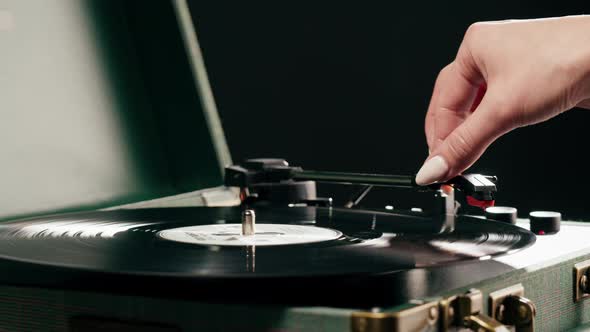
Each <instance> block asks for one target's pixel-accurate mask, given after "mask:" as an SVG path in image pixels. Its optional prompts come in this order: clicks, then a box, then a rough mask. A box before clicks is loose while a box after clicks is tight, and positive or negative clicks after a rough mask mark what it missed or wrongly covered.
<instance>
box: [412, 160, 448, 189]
mask: <svg viewBox="0 0 590 332" xmlns="http://www.w3.org/2000/svg"><path fill="white" fill-rule="evenodd" d="M448 172H449V165H448V164H447V162H446V161H445V159H444V158H443V157H441V156H436V157H434V158H430V159H428V160H427V161H426V162H425V163H424V165H422V168H420V170H419V171H418V174H416V184H417V185H420V186H425V185H429V184H432V183H434V182H436V181H439V180H442V178H443V177H444V176H445V175H446V174H447V173H448Z"/></svg>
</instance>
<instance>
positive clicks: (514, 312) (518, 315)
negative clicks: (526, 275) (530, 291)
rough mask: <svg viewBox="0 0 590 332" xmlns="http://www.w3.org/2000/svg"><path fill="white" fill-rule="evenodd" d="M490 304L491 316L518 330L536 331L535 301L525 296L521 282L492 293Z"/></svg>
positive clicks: (525, 331) (521, 331) (522, 331)
mask: <svg viewBox="0 0 590 332" xmlns="http://www.w3.org/2000/svg"><path fill="white" fill-rule="evenodd" d="M488 306H489V311H490V316H491V317H493V318H494V319H496V320H498V321H500V322H502V323H503V324H506V325H510V326H514V330H515V331H516V332H532V331H534V329H535V326H534V318H535V315H536V308H535V305H534V304H533V302H531V301H530V300H529V299H527V298H525V297H524V287H522V285H521V284H517V285H514V286H511V287H508V288H504V289H501V290H498V291H495V292H492V293H490V296H489V302H488Z"/></svg>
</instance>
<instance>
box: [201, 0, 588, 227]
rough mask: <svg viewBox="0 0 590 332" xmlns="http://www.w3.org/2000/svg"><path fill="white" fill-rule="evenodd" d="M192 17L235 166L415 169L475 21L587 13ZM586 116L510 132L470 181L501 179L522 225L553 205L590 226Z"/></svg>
mask: <svg viewBox="0 0 590 332" xmlns="http://www.w3.org/2000/svg"><path fill="white" fill-rule="evenodd" d="M190 7H191V13H192V15H193V19H194V20H195V23H196V25H197V33H198V35H199V39H200V42H201V47H202V48H203V53H204V56H205V62H206V65H207V68H208V71H209V75H210V80H211V84H212V87H213V91H214V94H215V97H216V100H217V104H218V108H219V111H220V115H221V117H222V122H223V126H224V128H225V131H226V136H227V138H228V142H229V146H230V150H231V152H232V156H233V158H234V161H239V160H242V159H244V158H247V157H262V156H274V157H283V158H286V159H288V160H289V161H290V162H291V164H297V165H301V166H304V167H305V168H308V169H323V170H340V171H360V172H383V173H398V172H401V173H415V172H417V170H418V168H419V167H420V165H421V163H422V161H423V160H424V158H425V157H426V155H427V148H426V141H425V138H424V132H423V120H424V115H425V113H426V108H427V105H428V102H429V99H430V93H431V90H432V85H433V83H434V79H435V78H436V75H437V73H438V71H439V70H440V69H441V68H442V67H443V66H444V65H445V64H446V63H448V62H449V61H451V60H452V59H453V58H454V55H455V52H456V50H457V47H458V46H459V44H460V42H461V39H462V37H463V33H464V31H465V29H466V28H467V27H468V26H469V24H471V23H473V22H476V21H482V20H498V19H508V18H535V17H547V16H559V15H566V14H581V13H584V12H585V11H586V8H585V7H587V5H586V6H585V5H584V1H579V2H570V3H567V2H563V1H562V2H559V3H556V2H553V3H551V4H543V3H541V2H537V1H520V2H519V1H513V2H511V3H510V4H507V3H506V4H503V5H500V4H497V3H494V2H477V3H474V2H471V3H470V5H469V6H467V5H466V4H465V3H463V4H460V3H458V2H457V3H455V2H442V1H436V2H434V1H433V2H432V3H427V2H423V1H416V2H413V3H410V2H403V5H399V4H393V2H390V3H389V4H387V5H385V4H375V3H373V4H371V3H369V2H360V1H355V2H350V3H349V4H344V3H338V4H336V3H334V4H328V3H321V2H317V3H315V4H303V3H301V2H291V3H285V2H275V3H274V4H272V5H269V4H264V5H263V4H260V3H259V4H256V3H253V2H247V3H246V2H229V1H208V2H204V1H192V2H190ZM548 43H550V41H548ZM522 61H527V59H522ZM531 93H536V91H531ZM589 120H590V111H583V110H575V111H572V112H568V113H565V114H564V115H561V116H559V117H558V118H556V119H553V120H552V121H550V122H547V123H544V124H540V125H536V126H533V127H527V128H523V129H519V130H517V131H515V132H512V133H510V134H508V135H507V136H505V137H503V138H501V139H500V140H499V141H497V142H496V143H495V144H494V145H493V146H492V147H491V148H490V149H489V150H488V152H487V153H486V154H485V155H484V156H483V158H482V159H481V160H480V161H479V162H478V163H476V164H475V165H474V166H473V168H472V171H477V172H482V173H486V174H495V175H498V176H499V178H500V180H501V183H500V185H499V188H500V192H499V196H498V202H499V204H502V205H511V206H516V207H518V208H519V211H520V214H521V215H523V216H524V215H525V214H526V213H527V212H528V211H529V210H531V209H546V210H547V209H549V210H558V211H561V212H564V214H565V215H566V217H569V218H584V217H587V218H588V217H590V216H589V214H590V213H589V212H590V203H588V202H587V198H586V196H587V187H588V186H589V185H590V180H589V179H588V175H587V173H586V169H587V166H586V162H585V159H586V158H585V155H586V153H587V152H586V151H587V148H586V146H587V145H588V144H590V137H587V135H586V127H587V126H588V124H589V123H590V122H589Z"/></svg>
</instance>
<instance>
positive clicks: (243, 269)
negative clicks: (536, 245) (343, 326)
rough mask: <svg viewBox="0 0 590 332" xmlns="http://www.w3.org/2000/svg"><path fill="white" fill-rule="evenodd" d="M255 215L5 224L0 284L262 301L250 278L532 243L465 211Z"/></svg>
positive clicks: (89, 217) (485, 252) (350, 273)
mask: <svg viewBox="0 0 590 332" xmlns="http://www.w3.org/2000/svg"><path fill="white" fill-rule="evenodd" d="M255 212H256V234H255V235H253V236H249V237H244V236H242V235H241V234H240V230H241V210H240V208H165V209H139V210H113V211H95V212H84V213H73V214H65V215H56V216H51V217H45V218H36V219H28V220H24V221H17V222H9V223H4V224H1V225H0V268H2V269H3V275H4V276H3V277H0V281H1V279H2V278H4V279H5V280H4V281H5V282H6V281H7V280H10V281H12V282H16V283H19V282H22V283H26V284H36V285H43V286H60V287H62V286H64V285H67V286H69V287H73V288H82V289H87V288H93V289H96V288H101V287H100V285H97V283H100V284H105V283H112V284H113V285H112V286H110V288H109V289H110V290H111V291H113V290H116V289H117V288H120V289H125V290H129V289H133V288H136V289H139V288H142V287H143V290H145V288H146V287H147V288H149V289H150V291H153V292H154V293H169V294H172V293H175V294H181V293H182V294H193V293H198V294H199V296H203V297H207V298H211V297H215V294H217V297H215V298H217V299H219V297H220V296H221V298H224V297H226V296H232V294H233V296H234V297H240V296H243V295H245V294H249V293H250V292H254V293H255V294H256V295H255V296H258V297H260V298H262V297H263V296H262V294H260V293H261V292H260V289H261V288H258V293H257V292H256V289H257V287H262V286H260V285H264V286H263V287H265V288H264V290H265V291H269V290H271V289H275V288H276V289H283V290H284V289H291V290H297V289H300V288H303V289H307V291H311V290H312V288H314V287H318V288H322V287H323V286H322V285H325V284H326V283H329V284H330V285H331V286H334V285H336V284H338V282H346V283H350V282H357V281H360V280H363V279H364V278H371V277H372V276H384V275H389V274H392V273H396V272H398V271H403V270H408V269H412V268H415V267H427V266H435V265H441V264H448V263H450V262H457V261H465V260H479V259H485V258H490V257H492V256H496V255H501V254H505V253H509V252H513V251H516V250H519V249H522V248H524V247H526V246H529V245H531V244H532V243H533V242H534V240H535V236H534V235H533V234H532V233H530V232H529V231H527V230H524V229H521V228H519V227H516V226H514V225H509V224H506V223H497V222H492V221H486V220H482V219H478V218H472V217H464V216H462V217H458V218H457V222H456V225H455V228H454V230H452V231H448V230H447V231H445V230H443V229H441V226H440V224H439V223H437V222H436V221H433V220H431V219H430V218H426V217H424V216H420V215H418V214H417V215H398V214H392V213H384V212H383V213H380V212H367V211H360V210H349V209H332V208H311V207H293V208H272V209H271V208H266V209H263V208H260V209H256V211H255ZM11 273H12V274H11ZM365 280H368V279H365ZM180 285H183V286H182V287H181V286H180ZM256 285H258V286H256ZM294 285H296V286H295V287H293V286H294ZM305 285H308V286H309V287H311V288H309V287H307V288H306V287H305ZM208 286H212V287H213V288H208ZM103 287H107V286H103ZM215 287H218V288H217V290H216V291H215ZM273 287H275V288H273ZM361 288H362V287H361ZM197 289H199V291H196V290H197ZM324 289H325V288H324ZM300 291H301V290H299V291H298V292H300ZM209 293H211V294H209ZM221 294H223V296H222V295H221ZM228 294H229V295H228Z"/></svg>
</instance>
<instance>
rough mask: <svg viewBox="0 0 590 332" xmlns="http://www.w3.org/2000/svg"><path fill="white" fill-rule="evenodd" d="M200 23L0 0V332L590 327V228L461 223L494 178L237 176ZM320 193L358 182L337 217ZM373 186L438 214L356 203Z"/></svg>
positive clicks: (101, 7) (135, 7) (71, 4)
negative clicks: (428, 202)
mask: <svg viewBox="0 0 590 332" xmlns="http://www.w3.org/2000/svg"><path fill="white" fill-rule="evenodd" d="M194 23H195V22H193V20H192V17H191V12H190V10H189V6H188V4H187V2H186V0H175V1H151V2H148V1H143V2H142V1H110V0H109V1H90V0H88V1H60V0H52V1H36V2H32V1H18V0H0V45H1V46H0V47H1V52H0V53H1V54H2V55H0V91H2V92H0V106H1V111H0V116H1V118H0V120H1V121H0V128H1V130H0V133H2V134H1V135H2V136H1V137H2V140H0V147H1V149H2V152H3V153H2V172H0V178H1V179H2V181H1V183H2V189H3V195H2V197H3V199H2V200H0V207H1V209H0V218H1V219H2V220H3V223H1V224H0V269H1V273H0V329H1V330H5V331H354V332H369V331H461V330H476V331H508V330H516V331H525V330H526V331H533V330H537V331H563V330H580V331H581V330H584V327H585V326H587V327H588V328H590V305H589V302H588V300H587V299H586V298H587V297H590V282H588V280H589V279H588V278H589V277H590V246H589V245H588V244H587V240H586V239H588V238H589V236H590V225H588V224H586V223H584V222H574V221H564V222H561V223H559V219H558V218H559V216H558V215H555V214H550V213H541V214H539V215H533V216H532V218H531V220H530V221H529V220H525V219H518V220H516V219H514V220H512V219H510V218H515V212H513V211H511V210H506V209H502V208H498V209H496V210H495V211H496V212H497V215H494V214H493V213H494V209H491V208H490V209H488V212H489V213H488V214H487V215H486V216H484V215H483V214H481V213H479V215H465V214H463V213H462V212H457V205H456V204H455V199H457V200H461V201H462V202H463V205H466V204H471V205H476V206H479V207H485V206H487V205H489V202H491V200H492V199H493V195H495V190H496V186H495V179H494V178H493V177H487V176H482V175H466V176H462V177H459V178H456V179H453V180H452V181H450V182H449V183H445V184H441V185H436V186H432V187H429V188H418V187H417V186H416V185H415V183H413V180H412V177H410V176H399V175H376V174H355V173H333V172H313V171H308V170H303V169H301V168H299V167H293V166H290V165H288V163H286V162H285V161H283V160H280V159H254V160H249V161H246V162H244V163H240V164H237V165H233V166H232V160H231V158H230V154H229V151H228V148H227V145H226V142H225V137H224V133H223V130H222V127H221V123H220V119H219V117H218V114H217V111H216V107H215V102H214V99H213V94H212V92H211V89H210V87H209V84H208V80H207V73H206V71H205V64H204V60H203V57H202V55H201V51H200V48H199V44H198V40H197V32H198V29H196V28H195V26H197V27H198V24H197V25H195V24H194ZM323 182H337V183H345V184H350V183H353V184H359V185H362V186H361V191H360V192H359V193H358V194H357V195H356V196H355V197H354V198H353V199H351V201H350V202H349V203H347V204H346V205H345V206H342V207H337V206H332V203H331V201H330V200H329V199H323V198H319V197H317V196H316V184H318V183H323ZM375 186H387V187H404V188H406V190H407V189H408V188H409V189H412V190H418V191H420V192H421V194H425V195H430V196H432V203H433V205H432V206H431V207H430V208H428V209H425V210H424V211H423V210H418V209H417V210H412V211H393V210H391V209H389V208H385V209H383V210H371V211H365V210H362V209H358V208H356V206H357V205H358V202H359V201H360V200H362V199H363V197H364V196H365V195H366V194H367V193H368V192H369V191H370V190H371V189H372V188H373V187H375ZM430 196H429V197H430ZM461 211H463V210H461ZM476 214H477V213H476ZM506 215H508V217H509V219H508V220H504V221H502V220H501V219H502V218H505V217H506ZM506 221H507V222H506ZM559 226H560V227H559ZM531 231H532V232H531ZM533 233H535V234H533ZM586 324H587V325H586Z"/></svg>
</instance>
